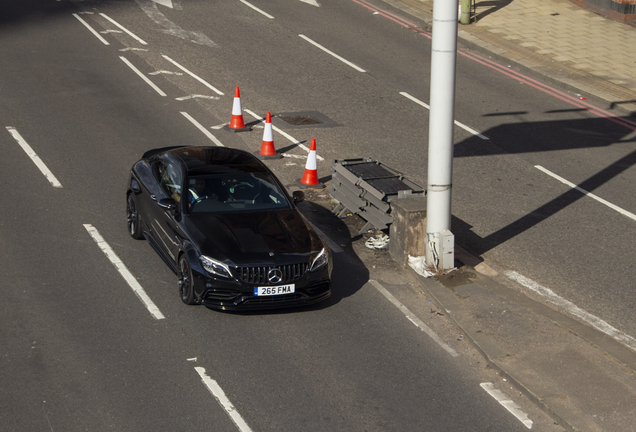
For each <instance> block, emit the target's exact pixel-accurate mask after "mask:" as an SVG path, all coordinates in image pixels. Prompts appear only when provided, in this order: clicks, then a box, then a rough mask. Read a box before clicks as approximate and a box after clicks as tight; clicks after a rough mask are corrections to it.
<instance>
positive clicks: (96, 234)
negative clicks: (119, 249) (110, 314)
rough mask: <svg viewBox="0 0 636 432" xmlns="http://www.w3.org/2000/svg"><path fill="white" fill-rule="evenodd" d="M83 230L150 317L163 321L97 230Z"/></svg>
mask: <svg viewBox="0 0 636 432" xmlns="http://www.w3.org/2000/svg"><path fill="white" fill-rule="evenodd" d="M84 228H86V231H88V233H89V234H90V235H91V237H93V240H95V243H97V246H99V248H100V249H101V250H102V252H104V254H105V255H106V256H107V257H108V259H109V260H110V262H111V263H113V265H114V266H115V267H116V268H117V270H118V271H119V274H120V275H122V277H123V278H124V280H126V282H128V285H129V286H130V288H132V290H133V292H134V293H135V294H136V295H137V297H139V300H141V302H142V303H143V304H144V306H146V309H148V311H150V313H151V314H152V316H153V317H155V318H156V319H158V320H159V319H164V318H165V316H163V314H162V313H161V311H160V310H159V308H158V307H157V306H156V305H155V304H154V302H153V301H152V300H151V299H150V297H148V294H146V291H144V289H143V288H142V287H141V285H139V282H137V279H135V277H134V276H133V275H132V273H130V271H129V270H128V268H127V267H126V265H125V264H124V263H123V262H122V260H120V259H119V257H118V256H117V254H116V253H115V251H113V249H112V248H111V247H110V246H109V245H108V243H106V241H105V240H104V238H103V237H102V236H101V234H100V233H99V232H98V231H97V229H96V228H95V227H93V225H91V224H84Z"/></svg>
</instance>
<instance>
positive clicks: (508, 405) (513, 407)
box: [479, 382, 533, 429]
mask: <svg viewBox="0 0 636 432" xmlns="http://www.w3.org/2000/svg"><path fill="white" fill-rule="evenodd" d="M479 385H480V386H481V388H483V389H484V390H486V392H487V393H488V394H489V395H490V396H492V397H493V398H495V400H496V401H497V402H499V403H500V404H501V405H502V406H503V407H504V408H505V409H507V410H508V411H510V413H511V414H512V415H513V416H515V417H517V420H519V421H520V422H521V423H523V425H524V426H525V427H527V428H528V429H532V423H533V422H532V420H530V419H529V418H528V414H526V413H524V412H523V411H521V407H520V406H519V405H517V404H516V403H514V401H512V400H510V399H508V397H507V396H506V395H505V394H504V393H503V392H502V391H501V390H497V389H496V388H495V386H494V385H493V383H489V382H487V383H481V384H479Z"/></svg>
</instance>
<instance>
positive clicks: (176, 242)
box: [148, 160, 184, 266]
mask: <svg viewBox="0 0 636 432" xmlns="http://www.w3.org/2000/svg"><path fill="white" fill-rule="evenodd" d="M153 173H154V174H155V177H156V180H157V183H158V188H157V191H156V193H155V194H151V199H152V200H154V201H155V202H154V205H151V211H150V212H149V215H150V220H149V221H148V222H149V225H150V227H151V232H152V234H153V237H154V240H155V243H156V246H157V247H158V248H159V249H160V251H161V252H162V253H163V255H164V256H165V258H167V259H169V261H171V262H172V263H173V264H174V265H175V266H176V262H177V256H178V253H179V249H180V245H181V240H182V237H183V236H182V234H181V229H180V228H179V223H180V221H181V219H182V217H183V209H182V202H181V197H182V190H183V189H182V186H183V177H184V176H183V173H182V172H181V170H180V169H179V166H178V165H177V164H176V163H174V162H171V161H168V160H159V161H157V162H156V163H155V164H154V166H153ZM166 199H171V200H173V201H172V202H173V203H176V208H172V209H168V208H165V205H166V201H165V200H166Z"/></svg>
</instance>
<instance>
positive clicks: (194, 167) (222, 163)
mask: <svg viewBox="0 0 636 432" xmlns="http://www.w3.org/2000/svg"><path fill="white" fill-rule="evenodd" d="M164 154H171V155H174V156H176V157H177V158H179V159H181V161H182V162H183V164H184V165H185V167H186V169H187V171H188V175H189V176H197V175H205V174H213V173H232V172H269V170H268V169H267V167H265V165H264V164H263V163H262V162H261V161H259V160H258V159H257V158H256V157H255V156H254V155H252V154H251V153H248V152H246V151H243V150H239V149H234V148H229V147H211V146H205V147H180V148H175V149H170V150H168V151H166V152H165V153H164Z"/></svg>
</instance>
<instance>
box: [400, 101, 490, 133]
mask: <svg viewBox="0 0 636 432" xmlns="http://www.w3.org/2000/svg"><path fill="white" fill-rule="evenodd" d="M400 94H401V95H402V96H404V97H405V98H407V99H410V100H412V101H413V102H415V103H416V104H418V105H421V106H423V107H424V108H426V109H427V110H429V111H430V109H431V107H430V105H428V104H425V103H424V102H422V101H421V100H419V99H417V98H416V97H414V96H411V95H410V94H408V93H406V92H400ZM454 123H455V125H456V126H458V127H460V128H462V129H464V130H465V131H466V132H468V133H471V134H473V135H475V136H478V137H479V138H481V139H483V140H485V141H490V138H488V137H487V136H486V135H483V134H481V133H479V132H477V131H476V130H475V129H473V128H471V127H469V126H466V125H465V124H463V123H460V122H458V121H457V120H455V121H454Z"/></svg>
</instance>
